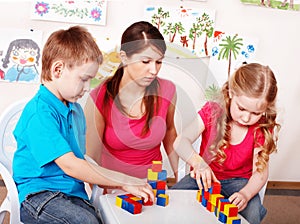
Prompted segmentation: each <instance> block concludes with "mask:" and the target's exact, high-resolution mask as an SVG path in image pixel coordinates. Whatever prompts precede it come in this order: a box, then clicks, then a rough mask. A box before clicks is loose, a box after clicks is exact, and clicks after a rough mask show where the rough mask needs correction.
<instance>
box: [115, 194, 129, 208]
mask: <svg viewBox="0 0 300 224" xmlns="http://www.w3.org/2000/svg"><path fill="white" fill-rule="evenodd" d="M124 198H128V196H127V195H118V196H117V197H116V205H117V206H118V207H120V208H122V203H123V199H124Z"/></svg>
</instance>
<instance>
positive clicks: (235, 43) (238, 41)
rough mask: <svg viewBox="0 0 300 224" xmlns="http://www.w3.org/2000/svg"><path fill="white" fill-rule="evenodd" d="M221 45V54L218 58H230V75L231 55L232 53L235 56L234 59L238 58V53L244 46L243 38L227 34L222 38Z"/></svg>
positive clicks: (229, 68) (229, 66)
mask: <svg viewBox="0 0 300 224" xmlns="http://www.w3.org/2000/svg"><path fill="white" fill-rule="evenodd" d="M221 42H223V43H220V44H219V46H220V47H221V50H220V54H219V56H218V60H220V59H221V57H222V59H224V58H225V59H226V60H228V77H229V76H230V70H231V57H232V54H233V56H234V59H236V58H237V55H238V54H239V51H240V50H241V47H242V46H243V39H242V38H239V37H238V35H237V34H236V35H234V36H233V37H231V36H226V37H225V39H222V40H221Z"/></svg>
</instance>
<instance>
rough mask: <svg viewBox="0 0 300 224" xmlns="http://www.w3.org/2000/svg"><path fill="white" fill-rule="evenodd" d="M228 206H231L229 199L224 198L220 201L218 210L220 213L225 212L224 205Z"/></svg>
mask: <svg viewBox="0 0 300 224" xmlns="http://www.w3.org/2000/svg"><path fill="white" fill-rule="evenodd" d="M226 204H230V201H229V199H225V198H222V199H220V200H219V203H218V209H219V211H220V212H223V211H224V205H226Z"/></svg>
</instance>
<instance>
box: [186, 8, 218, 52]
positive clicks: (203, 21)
mask: <svg viewBox="0 0 300 224" xmlns="http://www.w3.org/2000/svg"><path fill="white" fill-rule="evenodd" d="M213 23H214V22H213V20H211V19H210V17H209V15H208V14H206V13H203V15H202V16H201V17H198V18H196V23H193V24H192V28H191V29H190V34H189V38H190V39H192V40H193V50H194V49H195V45H196V38H197V37H200V36H201V35H202V34H205V41H204V51H205V55H206V56H208V50H207V38H208V37H211V36H212V35H213V31H214V28H213Z"/></svg>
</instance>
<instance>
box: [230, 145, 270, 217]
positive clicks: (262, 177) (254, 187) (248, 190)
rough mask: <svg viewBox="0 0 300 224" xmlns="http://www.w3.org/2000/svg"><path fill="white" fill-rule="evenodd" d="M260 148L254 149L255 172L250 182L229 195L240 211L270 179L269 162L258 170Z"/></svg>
mask: <svg viewBox="0 0 300 224" xmlns="http://www.w3.org/2000/svg"><path fill="white" fill-rule="evenodd" d="M260 150H261V149H259V148H255V149H254V155H253V173H252V176H251V177H250V179H249V181H248V183H247V184H246V185H245V186H244V187H243V188H242V189H241V190H240V191H239V192H236V193H234V194H232V195H231V196H230V197H229V200H230V201H231V202H233V203H234V204H236V205H237V206H238V208H239V211H242V210H243V209H244V208H246V206H247V204H248V201H250V200H251V199H252V198H253V197H254V196H255V195H256V194H258V193H259V191H260V190H261V189H262V187H263V186H264V185H265V184H266V182H267V180H268V175H269V163H267V165H266V167H265V169H264V170H263V171H262V172H258V171H257V167H256V162H257V157H258V152H259V151H260Z"/></svg>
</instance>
